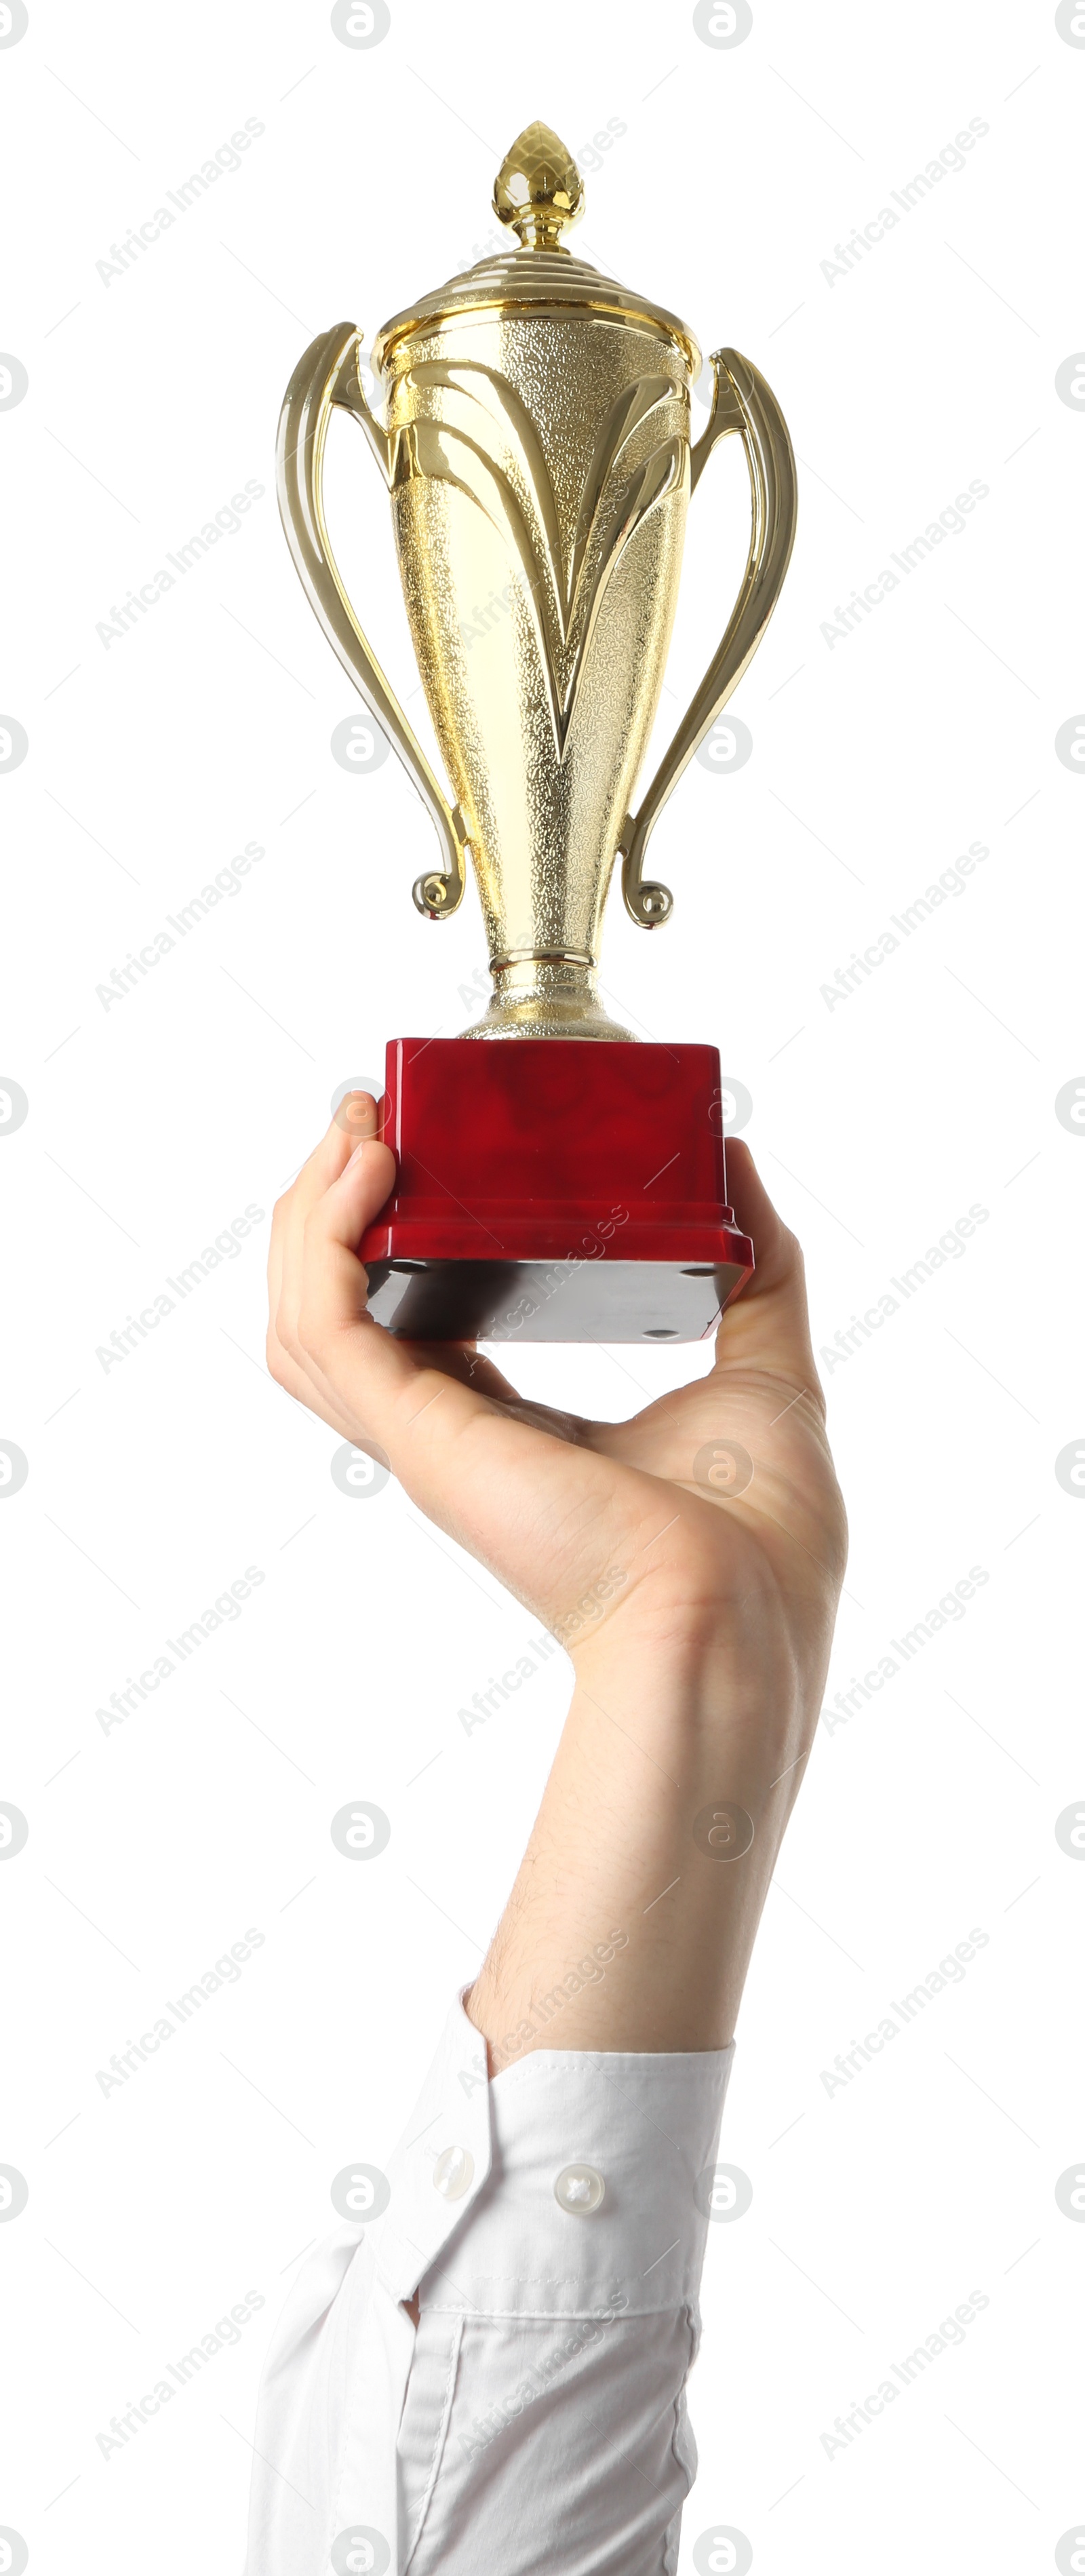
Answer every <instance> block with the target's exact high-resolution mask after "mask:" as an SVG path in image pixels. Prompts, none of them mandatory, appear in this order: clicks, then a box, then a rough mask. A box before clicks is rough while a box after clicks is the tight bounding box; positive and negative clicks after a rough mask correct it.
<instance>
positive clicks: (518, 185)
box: [279, 126, 795, 1341]
mask: <svg viewBox="0 0 1085 2576" xmlns="http://www.w3.org/2000/svg"><path fill="white" fill-rule="evenodd" d="M581 198H582V189H581V183H580V179H579V174H578V173H577V171H576V169H575V165H574V164H573V163H572V162H571V160H570V159H569V156H568V155H567V154H566V153H565V151H564V147H563V146H562V145H561V144H560V143H559V142H558V139H557V137H556V136H554V135H553V134H551V133H550V132H549V130H548V129H547V128H545V127H542V126H534V127H530V128H529V129H528V130H527V131H526V133H525V134H523V135H521V136H520V137H519V139H518V141H517V143H516V144H514V145H513V147H512V150H511V152H510V153H509V155H508V156H507V159H506V162H505V164H504V166H503V169H502V171H501V172H500V174H499V176H498V181H497V186H496V189H495V197H494V204H495V210H496V211H497V213H498V215H499V216H500V217H501V219H502V220H503V221H506V222H509V223H511V224H513V225H514V226H515V228H516V230H517V232H518V233H519V235H520V241H521V247H520V248H519V249H518V250H515V251H512V252H509V253H507V254H505V255H504V256H502V257H499V258H497V259H493V260H490V261H487V262H483V263H482V264H481V265H480V267H478V268H476V269H474V270H471V271H468V272H467V274H466V275H465V276H464V277H462V278H459V279H455V280H453V281H451V283H450V284H449V285H448V286H446V287H443V288H441V289H439V290H438V291H437V292H436V293H435V294H433V295H430V296H427V297H425V298H422V299H421V300H420V301H419V303H418V304H417V305H416V306H414V307H413V308H408V310H407V311H405V312H404V313H402V314H399V315H397V316H396V318H395V319H394V320H393V321H392V322H390V323H388V324H386V325H385V327H384V329H383V330H382V331H381V332H380V333H379V335H378V337H377V339H376V341H375V343H374V348H373V365H374V368H375V370H376V371H377V372H378V373H379V375H380V377H381V380H382V382H383V385H384V390H385V419H386V426H383V425H382V424H381V423H380V422H379V421H378V420H377V418H376V417H375V415H374V413H373V412H372V410H371V409H370V407H369V405H368V403H367V402H366V399H365V395H364V392H363V389H362V385H361V382H360V378H359V373H358V349H359V334H358V333H357V331H355V330H354V329H353V327H352V326H351V325H349V324H342V325H339V326H337V328H336V329H334V330H332V331H330V332H327V333H325V334H323V335H321V337H320V338H319V339H318V340H317V341H315V342H314V343H313V345H312V347H311V348H310V349H309V350H308V351H307V352H306V354H305V356H304V358H303V359H302V361H301V363H300V365H299V367H298V369H297V371H296V373H295V375H294V377H293V378H292V380H291V384H290V386H289V388H288V391H287V396H286V400H285V402H284V405H283V413H282V419H281V423H280V439H279V498H280V507H281V510H282V514H283V521H284V526H285V528H286V533H287V537H288V540H289V542H290V546H291V551H292V553H293V555H294V560H295V563H296V565H297V568H298V571H299V573H300V575H301V578H302V581H303V584H304V586H305V588H306V590H307V592H308V595H309V598H310V600H311V602H312V605H313V606H314V608H315V610H316V612H317V615H318V617H319V618H320V621H321V623H322V625H323V626H324V629H325V632H326V633H327V635H328V637H329V640H330V641H331V642H332V644H333V645H334V647H335V649H336V651H337V652H338V654H339V657H340V659H341V661H342V662H343V663H344V666H345V667H346V669H347V670H348V671H349V672H350V675H351V677H352V679H353V680H354V682H355V685H356V686H357V687H358V688H359V690H360V692H361V694H362V696H363V697H364V698H365V700H366V703H367V705H368V706H369V707H370V709H371V711H372V713H373V714H374V715H375V716H376V718H377V720H378V721H379V722H380V723H382V724H383V725H384V727H385V729H386V730H387V732H388V733H389V735H390V737H391V740H392V742H393V745H394V747H395V748H396V749H397V750H398V751H399V753H400V756H401V758H402V759H403V761H404V763H405V765H406V766H407V768H408V769H409V770H410V772H411V775H412V777H413V779H414V781H415V784H416V786H417V787H418V788H419V790H420V792H421V794H422V796H423V798H424V800H425V802H426V804H427V806H428V807H429V810H430V812H431V814H432V817H433V820H434V822H435V824H436V827H437V830H438V834H439V836H440V840H441V843H442V848H443V853H444V865H443V867H441V868H435V869H433V870H432V871H430V872H429V873H428V874H427V875H425V876H423V877H422V878H420V879H419V881H418V883H417V884H416V886H415V888H414V898H415V903H416V905H417V907H418V909H419V910H420V911H421V912H423V913H424V914H426V915H427V916H428V917H429V918H430V919H432V920H440V919H442V918H443V917H445V916H446V915H448V914H450V913H451V912H453V911H454V910H455V909H456V908H457V906H458V904H459V902H460V900H461V898H462V894H463V890H464V886H465V882H466V866H465V862H466V859H467V858H468V857H470V860H471V863H472V867H473V871H474V875H475V880H476V884H477V888H478V893H479V898H480V902H481V906H482V914H483V921H484V925H485V929H486V934H487V943H488V952H489V963H490V973H491V976H492V979H493V987H494V989H493V994H492V997H491V1000H490V1002H489V1004H488V1006H487V1009H486V1011H485V1013H484V1015H483V1017H482V1019H481V1020H480V1021H479V1022H478V1023H477V1024H476V1026H475V1027H474V1028H472V1029H470V1030H468V1031H467V1032H465V1034H464V1036H463V1037H462V1038H457V1039H451V1040H450V1039H437V1040H425V1039H407V1038H405V1039H396V1040H393V1041H392V1042H391V1043H390V1045H389V1048H388V1061H387V1086H386V1095H385V1102H384V1128H385V1133H386V1135H387V1137H388V1141H389V1143H390V1144H392V1146H393V1147H394V1150H395V1152H396V1156H397V1179H396V1186H395V1189H394V1191H393V1193H392V1197H391V1198H390V1200H389V1201H388V1203H387V1206H386V1207H385V1208H384V1209H383V1210H382V1212H381V1215H380V1217H379V1218H378V1220H377V1221H376V1223H375V1224H374V1225H373V1226H371V1227H370V1228H369V1229H368V1231H367V1234H366V1236H365V1238H364V1240H363V1244H362V1247H361V1251H362V1258H363V1260H364V1261H365V1262H366V1265H367V1267H368V1269H369V1275H370V1311H371V1312H372V1313H373V1314H374V1315H375V1316H376V1317H377V1319H378V1320H379V1321H381V1322H383V1323H386V1324H388V1325H389V1326H390V1327H391V1329H392V1330H394V1331H398V1332H404V1333H410V1334H411V1335H413V1336H415V1337H417V1338H420V1339H457V1340H458V1339H473V1338H475V1337H476V1336H479V1337H485V1338H488V1339H495V1340H504V1339H509V1338H512V1337H513V1336H521V1337H522V1338H524V1339H528V1340H532V1339H542V1340H568V1341H579V1340H596V1339H598V1340H603V1341H633V1340H637V1341H639V1340H642V1339H656V1340H663V1339H668V1340H689V1339H697V1338H701V1337H702V1336H703V1335H704V1334H705V1333H707V1332H708V1331H710V1330H711V1329H712V1326H713V1324H714V1323H715V1322H716V1320H717V1318H718V1316H719V1313H720V1311H721V1309H722V1307H723V1306H724V1305H725V1304H726V1303H727V1300H728V1298H729V1297H730V1296H731V1295H733V1294H734V1293H736V1291H737V1290H738V1289H739V1288H740V1287H741V1286H742V1284H743V1283H744V1281H745V1279H746V1278H748V1277H749V1275H750V1271H751V1269H752V1266H753V1252H752V1247H751V1246H750V1244H749V1242H748V1240H747V1238H746V1237H744V1236H742V1235H740V1234H739V1233H738V1232H737V1231H736V1229H735V1226H734V1221H733V1218H732V1216H731V1212H730V1209H729V1208H728V1206H727V1196H726V1175H725V1164H724V1144H723V1134H722V1123H723V1122H722V1115H721V1102H720V1078H719V1060H718V1056H717V1054H716V1051H715V1049H714V1048H710V1047H703V1046H697V1045H691V1044H689V1043H687V1042H684V1041H683V1042H679V1043H676V1044H675V1045H671V1046H658V1045H654V1044H652V1043H645V1042H638V1041H636V1040H634V1039H633V1038H632V1036H631V1034H630V1032H629V1031H628V1030H626V1029H624V1028H622V1027H620V1026H618V1025H617V1024H616V1023H615V1022H614V1021H613V1020H612V1019H611V1018H610V1017H609V1015H608V1013H607V1011H606V1009H605V1007H604V1004H603V1001H602V998H601V996H600V992H599V986H598V957H599V944H600V935H601V925H602V913H603V907H604V903H605V900H606V896H607V892H608V888H609V884H610V880H611V876H612V873H613V869H614V865H615V861H616V860H619V859H620V861H621V867H622V883H623V893H624V898H625V902H626V906H627V909H628V910H629V912H630V914H631V916H632V918H633V919H634V921H636V922H637V923H638V924H639V925H640V926H641V927H642V928H646V929H652V928H656V927H658V926H660V925H661V924H662V923H663V922H665V921H666V920H667V918H668V916H669V913H670V911H671V897H670V895H669V893H668V892H667V889H666V888H665V887H663V886H661V885H657V884H654V883H652V882H646V881H645V879H644V875H643V862H644V855H645V850H646V846H647V841H648V837H649V834H650V832H651V830H652V827H653V825H654V823H655V820H656V818H657V816H658V813H659V811H660V810H661V807H662V805H663V803H664V802H665V800H666V798H667V796H668V795H669V794H670V792H671V789H672V788H673V786H674V785H675V783H676V781H677V779H678V777H679V776H680V775H681V772H682V770H683V769H684V768H685V766H686V764H687V762H688V761H689V760H690V759H691V757H692V755H693V753H694V751H695V750H696V748H697V745H698V743H699V742H700V741H701V740H703V738H704V736H705V734H706V733H707V732H708V731H709V729H710V726H711V725H712V723H713V722H714V721H715V718H716V716H717V714H718V712H719V709H720V707H721V706H722V705H723V704H724V702H725V700H726V698H727V697H728V696H729V695H730V692H731V690H732V689H733V688H734V686H735V685H736V683H737V681H738V679H739V678H740V676H741V673H742V671H743V670H744V669H745V667H746V664H747V663H748V661H749V659H750V656H751V654H752V653H753V651H754V650H755V649H756V646H757V643H758V642H759V640H760V637H761V634H762V633H763V631H764V627H765V625H766V623H767V621H768V617H769V616H770V614H771V611H772V608H773V606H774V604H775V599H776V596H777V594H778V591H779V588H780V584H781V582H782V580H783V576H784V572H785V571H786V568H787V562H788V558H789V555H790V550H791V543H792V538H793V532H794V515H795V505H794V467H793V459H792V456H791V448H790V442H789V440H788V436H787V431H786V428H785V426H784V423H783V420H782V416H781V414H780V412H779V410H778V407H777V405H776V403H775V400H774V397H773V396H772V395H771V393H770V392H769V389H768V387H767V385H765V384H764V382H763V380H762V379H761V378H760V376H758V374H757V372H756V370H755V369H754V368H752V367H750V366H749V364H748V362H747V361H745V360H743V359H741V358H739V357H738V355H737V353H736V352H734V351H721V352H719V353H717V354H716V356H715V357H714V358H713V360H712V366H713V370H714V395H713V402H712V407H711V411H710V415H709V421H708V426H707V428H706V429H705V431H704V433H703V435H702V437H701V438H700V440H699V441H698V442H697V444H696V445H692V444H691V438H690V403H689V389H690V385H691V383H692V382H693V381H694V379H695V377H696V374H697V372H698V370H699V367H700V353H699V351H698V349H697V345H696V342H695V341H694V340H693V338H692V336H691V334H690V333H689V332H688V331H687V330H686V328H685V326H684V324H682V323H681V322H679V321H678V320H677V319H676V318H675V317H674V316H673V315H671V314H669V313H666V312H664V311H663V310H662V309H661V308H660V307H658V306H656V305H654V304H653V303H651V302H650V301H649V300H647V299H644V298H642V297H639V296H636V295H634V294H632V293H631V292H630V291H629V290H628V289H626V288H624V287H621V286H619V285H618V284H617V283H616V282H615V281H613V280H610V279H607V278H604V277H602V276H600V275H599V273H598V272H597V271H596V270H594V269H592V268H589V267H588V266H587V265H586V264H585V263H584V262H582V261H578V260H574V259H573V258H572V256H571V254H570V253H569V251H568V250H567V249H565V248H564V246H563V245H562V243H561V234H562V231H563V230H564V229H565V227H566V226H567V225H568V224H569V223H570V222H574V221H575V220H576V218H577V215H578V213H579V211H580V203H581ZM336 407H338V408H341V409H345V410H347V411H349V412H351V413H352V414H353V415H354V417H355V418H356V419H357V421H358V422H359V424H360V426H361V427H362V429H363V431H364V432H365V435H366V438H367V440H368V443H369V445H370V448H371V450H372V452H373V454H374V455H375V457H376V459H377V462H378V464H379V466H380V467H381V470H382V472H383V475H384V478H385V481H386V483H387V487H388V491H389V496H390V502H391V511H392V521H393V529H394V535H395V542H396V547H397V552H398V558H399V565H400V572H401V577H402V583H403V592H404V598H405V602H406V607H407V614H408V618H409V621H410V627H411V634H412V640H413V643H414V649H415V653H416V657H417V660H418V666H419V670H420V673H421V677H422V682H423V685H424V688H425V692H426V698H427V702H428V705H429V709H430V714H431V717H432V720H433V725H434V730H435V733H436V736H437V741H438V743H439V746H440V750H441V755H442V758H443V761H444V764H445V767H446V771H447V775H448V778H449V780H450V782H451V787H452V799H451V800H450V799H449V798H448V797H447V796H446V794H445V792H444V789H443V787H442V786H441V784H440V782H439V781H438V779H437V778H436V777H435V775H434V772H433V770H432V769H431V767H430V765H429V763H428V761H427V760H426V758H425V755H424V753H423V752H422V749H421V746H420V745H419V744H418V742H417V740H416V738H415V736H414V734H413V732H412V730H411V728H410V725H409V723H408V721H407V718H406V717H405V715H404V713H403V710H402V708H401V707H400V705H399V703H398V701H397V700H396V698H395V696H394V694H393V692H392V690H391V688H390V686H389V684H388V682H387V680H386V678H385V676H384V673H383V671H382V670H381V667H380V664H379V663H378V661H377V660H376V658H375V656H374V654H373V651H372V648H371V647H370V645H369V643H368V641H367V639H366V636H365V634H364V632H363V630H362V628H361V626H360V624H359V622H358V619H357V616H356V614H355V611H354V609H353V607H352V605H351V602H350V601H349V599H348V597H347V594H346V591H345V589H344V586H343V583H342V580H341V578H340V575H339V572H338V568H337V566H336V564H335V559H334V555H333V552H332V548H331V544H330V540H329V537H328V531H327V527H326V523H325V518H324V508H323V484H322V475H323V456H324V446H325V441H326V437H327V432H328V425H329V422H330V419H331V417H332V413H333V410H334V409H335V408H336ZM732 433H737V434H739V435H740V436H741V437H742V440H743V444H744V447H745V450H746V456H747V462H748V465H749V470H750V480H751V492H752V505H753V506H752V526H751V539H750V553H749V558H748V562H747V567H746V575H745V578H744V582H743V585H742V589H741V590H740V593H739V597H738V600H737V602H736V603H735V606H734V609H733V611H732V613H731V616H730V619H729V622H728V625H727V629H726V632H725V634H724V636H723V638H722V640H721V643H720V645H719V647H718V649H717V652H716V654H715V655H714V657H713V660H712V662H711V664H710V665H709V669H708V671H707V672H706V674H705V677H704V680H703V681H702V683H701V687H700V689H699V690H698V692H697V693H696V695H695V697H694V700H693V702H692V704H691V706H690V708H689V710H688V711H687V714H686V715H685V717H684V718H683V720H682V723H681V725H680V726H679V729H678V732H677V733H676V735H675V737H674V740H673V742H672V744H671V745H670V748H669V750H668V752H667V753H666V755H665V757H664V760H663V762H662V763H661V765H660V768H659V770H658V772H657V774H656V776H655V778H654V779H653V781H652V783H651V785H650V787H649V789H648V792H647V794H646V796H645V798H644V800H643V802H642V804H641V807H640V809H639V811H638V812H637V813H635V814H634V813H633V812H632V811H631V806H632V800H633V797H634V793H635V788H636V781H637V778H638V774H639V771H640V768H641V764H642V761H643V757H644V752H645V748H646V745H647V741H648V737H649V734H650V732H651V728H652V723H653V720H654V717H655V714H656V710H657V706H658V702H659V694H660V689H661V686H662V681H663V673H664V668H665V664H666V657H667V648H668V645H669V641H670V635H671V628H672V625H673V620H674V613H675V606H676V602H677V595H678V585H679V578H680V573H681V563H682V549H683V541H684V536H685V528H686V518H687V512H688V507H689V502H690V496H691V493H692V492H693V490H694V489H695V487H696V483H697V481H698V479H699V476H700V473H701V471H702V469H703V466H704V464H705V462H706V460H707V457H708V455H709V454H710V453H711V450H712V448H713V447H714V445H715V443H716V441H717V439H719V438H721V437H724V436H728V435H730V434H732ZM482 603H491V604H492V607H493V610H494V611H495V612H496V614H494V615H492V616H491V619H490V622H489V624H488V626H487V627H486V628H483V627H481V626H480V624H479V623H478V620H479V618H480V615H481V604H482ZM495 1040H501V1041H506V1042H507V1043H502V1044H499V1045H495V1044H493V1043H492V1042H493V1041H495Z"/></svg>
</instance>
